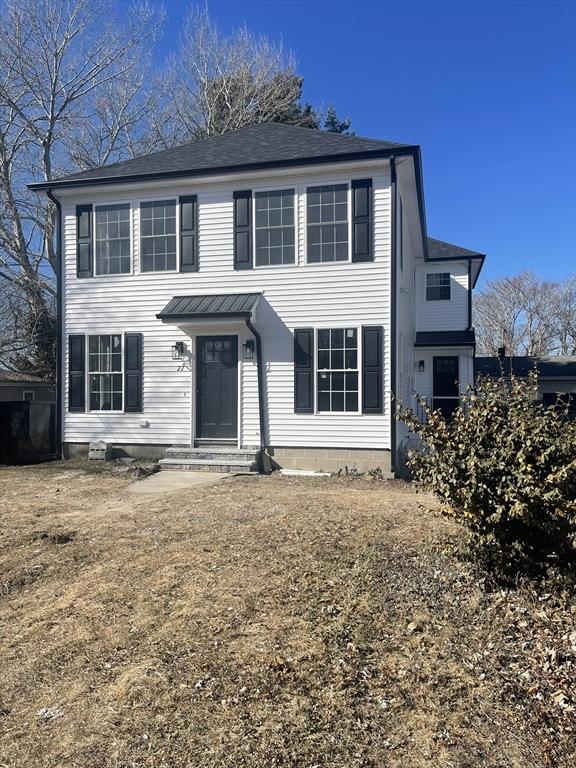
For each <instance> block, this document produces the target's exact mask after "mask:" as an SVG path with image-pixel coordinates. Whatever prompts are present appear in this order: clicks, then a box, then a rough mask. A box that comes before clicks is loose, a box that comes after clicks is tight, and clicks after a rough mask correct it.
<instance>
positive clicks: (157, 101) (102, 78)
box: [0, 0, 350, 376]
mask: <svg viewBox="0 0 576 768" xmlns="http://www.w3.org/2000/svg"><path fill="white" fill-rule="evenodd" d="M158 8H159V6H158V5H153V6H148V5H146V4H144V3H138V4H135V5H131V6H130V5H128V3H127V2H123V3H121V4H118V3H115V2H114V0H26V2H22V1H21V0H0V290H1V291H3V292H4V293H5V294H6V295H7V296H9V297H10V312H9V313H8V316H9V317H10V318H12V320H11V321H10V322H9V323H8V324H5V325H4V326H0V366H3V367H5V368H11V369H20V370H21V369H22V366H26V367H27V368H28V370H29V371H30V372H34V373H36V374H39V375H45V376H53V375H54V349H55V331H56V324H55V317H54V304H55V290H56V289H55V281H54V273H55V270H56V252H55V246H54V235H55V229H56V212H55V210H54V207H53V206H52V204H50V203H48V202H47V201H46V200H45V199H44V198H42V197H41V196H38V195H35V194H31V193H30V192H29V191H28V190H27V188H26V184H28V183H29V182H30V181H40V180H41V181H50V180H52V179H54V178H56V177H58V176H61V175H63V174H66V173H71V172H74V171H77V170H84V169H86V168H92V167H97V166H100V165H103V164H106V163H111V162H116V161H118V160H123V159H126V158H130V157H134V156H136V155H139V154H143V153H146V152H151V151H154V150H157V149H161V148H164V147H171V146H174V145H176V144H179V143H182V142H184V141H190V140H195V139H198V138H202V137H204V136H208V135H212V134H215V133H223V132H224V131H228V130H233V129H235V128H239V127H241V126H243V125H248V124H251V123H258V122H270V121H279V122H285V123H292V124H294V125H301V126H308V127H313V128H318V127H319V126H320V123H321V117H320V116H319V113H317V112H316V111H315V110H313V109H312V107H311V106H310V105H308V104H305V105H303V104H302V103H301V94H302V82H303V80H302V78H301V77H300V76H299V75H297V74H296V72H295V64H294V61H293V58H292V56H291V55H290V54H287V53H285V51H284V49H283V47H282V45H281V44H274V43H272V42H270V41H269V40H268V39H266V38H256V37H254V36H253V35H251V34H250V33H249V32H248V30H247V29H245V28H242V29H240V30H236V31H234V32H232V33H230V34H229V35H225V34H223V33H222V32H221V31H220V30H219V29H218V27H217V25H216V24H215V22H214V21H213V20H212V19H211V18H210V16H209V14H208V11H207V9H206V8H198V7H195V6H191V8H190V11H189V13H188V16H187V20H186V23H185V26H184V29H183V34H182V38H181V42H180V46H179V50H178V52H177V54H176V56H175V57H174V58H173V59H172V60H171V61H170V62H169V65H167V67H166V68H165V69H164V70H163V71H159V70H158V69H157V68H156V69H152V67H151V53H152V50H153V46H154V43H155V41H156V38H157V36H158V33H159V31H160V28H161V24H162V18H161V16H162V14H161V13H159V12H158ZM349 122H350V121H349V120H345V121H339V120H338V118H337V116H336V114H335V112H334V110H333V109H332V110H331V112H330V114H329V119H327V121H326V124H325V127H326V128H327V129H329V130H337V131H346V130H348V127H349ZM16 318H17V319H16Z"/></svg>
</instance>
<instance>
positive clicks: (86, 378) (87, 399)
mask: <svg viewBox="0 0 576 768" xmlns="http://www.w3.org/2000/svg"><path fill="white" fill-rule="evenodd" d="M84 336H85V341H84V349H85V350H86V352H85V361H86V363H85V370H84V402H85V403H86V411H85V413H94V414H96V415H100V416H102V415H107V414H112V413H126V411H125V410H124V384H125V382H124V344H125V343H126V334H125V333H113V332H110V331H102V332H100V333H99V332H97V331H94V332H92V333H86V334H84ZM91 336H120V340H121V351H120V363H121V370H120V371H112V372H111V373H121V375H122V408H121V409H120V410H118V409H110V410H106V411H102V410H93V409H91V408H90V373H96V372H95V371H90V337H91ZM68 365H70V361H68ZM96 375H97V374H96Z"/></svg>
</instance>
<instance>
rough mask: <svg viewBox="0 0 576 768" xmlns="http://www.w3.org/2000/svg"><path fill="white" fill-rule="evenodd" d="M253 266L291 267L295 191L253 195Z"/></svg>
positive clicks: (287, 190)
mask: <svg viewBox="0 0 576 768" xmlns="http://www.w3.org/2000/svg"><path fill="white" fill-rule="evenodd" d="M255 230H256V237H255V243H256V266H257V267H263V266H273V265H277V264H294V262H295V260H296V259H295V253H296V251H295V235H294V231H295V227H294V190H293V189H282V190H280V191H275V192H256V194H255Z"/></svg>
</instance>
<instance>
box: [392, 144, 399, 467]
mask: <svg viewBox="0 0 576 768" xmlns="http://www.w3.org/2000/svg"><path fill="white" fill-rule="evenodd" d="M390 189H391V195H392V200H391V211H390V229H391V234H390V262H391V265H390V266H391V269H390V274H391V280H390V392H391V399H390V470H391V472H392V474H394V475H395V474H396V469H397V460H396V450H397V446H396V435H397V426H396V405H397V403H396V376H397V367H398V366H397V361H396V356H397V354H398V349H397V343H396V335H397V303H398V297H397V295H396V294H397V291H398V275H397V259H398V253H397V243H396V215H397V213H396V158H395V157H394V155H391V156H390Z"/></svg>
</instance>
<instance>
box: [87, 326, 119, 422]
mask: <svg viewBox="0 0 576 768" xmlns="http://www.w3.org/2000/svg"><path fill="white" fill-rule="evenodd" d="M122 379H123V369H122V337H121V336H120V335H103V336H89V337H88V402H89V404H90V406H89V407H90V410H91V411H121V410H122V407H123V404H122V393H123V380H122Z"/></svg>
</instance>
